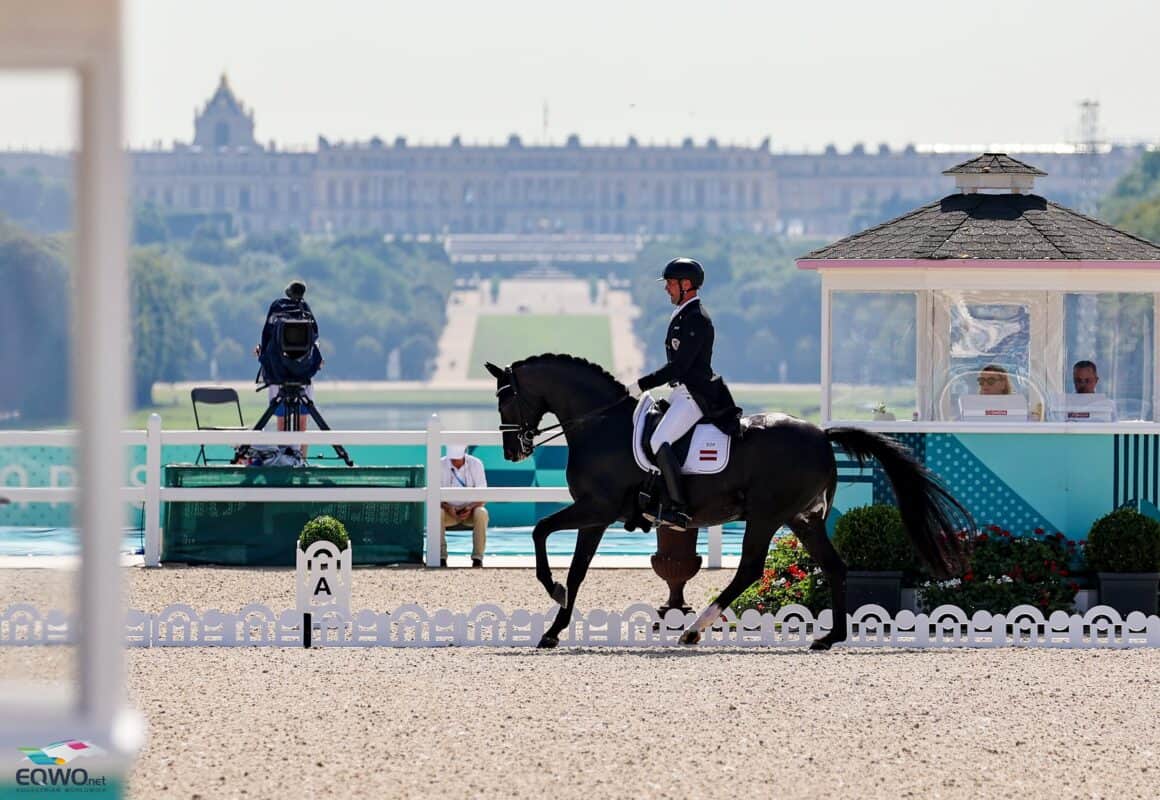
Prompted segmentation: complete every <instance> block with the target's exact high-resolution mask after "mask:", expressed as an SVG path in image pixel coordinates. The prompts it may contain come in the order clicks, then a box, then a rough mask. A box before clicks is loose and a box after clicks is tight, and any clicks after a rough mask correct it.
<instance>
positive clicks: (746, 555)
mask: <svg viewBox="0 0 1160 800" xmlns="http://www.w3.org/2000/svg"><path fill="white" fill-rule="evenodd" d="M780 527H781V520H780V519H777V518H775V517H759V518H754V519H749V520H746V522H745V538H743V539H742V540H741V562H740V563H739V564H738V565H737V572H736V574H734V575H733V580H731V581H729V585H728V586H726V587H725V588H724V589H722V590H721V594H719V595H717V599H716V600H714V601H713V602H712V603H710V604H709V606H708V607H707V608H706V609H705V610H704V611H702V612H701V614H700V615H699V616H698V617H697V620H696V622H694V623H693V627H691V628H689V629H688V630H687V631H685V632H684V633H683V634H681V644H696V643H697V642H699V641H701V634H702V633H704V632H705V631H706V630H707V629H708V628H709V626H710V625H712V624H713V623H714V622H716V621H717V619H718V618H719V617H720V616H721V612H722V611H724V610H725V609H727V608H729V606H730V604H731V603H732V602H733V601H734V600H736V599H737V597H738V595H740V594H741V593H742V592H744V591H745V590H746V589H748V588H749V587H750V586H752V585H753V583H754V582H756V581H757V579H758V578H760V577H761V573H762V572H763V571H764V570H765V557H766V555H768V553H769V543H770V541H771V540H772V539H773V534H775V533H777V529H778V528H780Z"/></svg>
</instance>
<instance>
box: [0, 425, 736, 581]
mask: <svg viewBox="0 0 1160 800" xmlns="http://www.w3.org/2000/svg"><path fill="white" fill-rule="evenodd" d="M75 442H76V433H75V432H74V431H0V447H5V446H36V447H70V446H73V445H74V444H75ZM121 443H122V444H123V445H126V446H130V445H144V446H145V467H144V475H143V476H141V477H142V479H143V485H140V486H126V487H124V488H122V490H121V496H122V497H123V498H124V500H125V501H126V502H130V503H141V504H142V505H143V507H144V529H145V554H144V561H145V565H146V566H150V567H155V566H158V565H159V564H160V563H161V504H162V503H163V502H187V503H188V502H266V503H270V502H274V503H278V502H283V503H300V502H303V501H311V500H313V501H317V502H334V501H340V502H347V503H364V502H365V503H389V502H398V503H423V504H425V506H426V526H425V529H426V530H427V531H438V530H439V528H440V522H441V515H440V514H441V512H440V503H441V502H442V501H444V500H447V501H451V502H460V503H463V502H468V501H471V500H481V501H484V502H489V503H511V502H516V503H526V502H533V503H568V502H571V500H572V496H571V495H570V494H569V493H568V489H567V488H566V487H546V486H521V487H506V486H504V487H488V488H486V489H463V488H459V487H453V488H444V487H441V486H439V482H438V481H437V480H436V481H427V486H426V487H417V488H410V489H398V488H396V489H390V488H373V487H325V488H323V487H318V488H298V487H295V488H293V489H287V488H270V487H266V488H259V487H222V488H186V487H165V486H162V482H163V481H162V478H163V475H162V471H163V466H162V463H161V448H162V446H164V445H203V444H204V445H231V446H236V445H239V444H252V445H279V444H306V445H310V446H311V447H314V448H317V447H328V446H330V445H333V444H339V445H343V446H353V445H423V446H424V447H425V448H426V463H425V466H426V470H425V474H426V475H439V474H440V463H439V460H440V458H441V456H442V453H443V446H444V445H449V444H462V445H471V444H476V445H500V444H502V437H501V434H500V432H499V431H498V430H489V431H445V430H443V428H442V423H441V421H440V419H439V416H438V415H432V417H431V420H430V421H429V422H428V424H427V429H426V430H424V431H319V430H309V431H302V432H297V433H292V434H287V433H285V432H282V433H279V432H278V431H244V432H240V433H239V432H238V431H167V430H162V428H161V417H159V416H158V415H156V414H153V415H151V416H150V418H149V422H148V426H147V427H146V429H145V430H143V431H141V430H127V431H123V432H122V436H121ZM547 446H548V447H558V446H566V445H565V443H564V440H563V439H559V440H557V442H553V443H550V444H548V445H547ZM135 477H136V476H135ZM0 494H2V495H3V496H5V497H7V498H8V499H9V500H10V501H12V502H13V503H72V502H75V501H76V499H77V489H76V488H74V487H71V486H61V487H40V486H27V487H25V486H0ZM721 540H722V529H721V527H720V526H716V527H713V528H710V529H709V552H708V558H707V559H706V567H708V568H709V569H715V568H719V567H720V566H721V560H722V559H721ZM439 549H440V548H439V537H438V536H427V545H426V553H425V562H426V565H427V566H428V567H437V566H439Z"/></svg>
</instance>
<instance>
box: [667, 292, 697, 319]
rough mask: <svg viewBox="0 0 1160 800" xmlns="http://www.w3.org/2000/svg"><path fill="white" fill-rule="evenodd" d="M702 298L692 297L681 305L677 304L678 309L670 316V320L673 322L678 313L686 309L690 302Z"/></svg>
mask: <svg viewBox="0 0 1160 800" xmlns="http://www.w3.org/2000/svg"><path fill="white" fill-rule="evenodd" d="M700 299H701V298H699V297H690V298H689V299H688V300H686V301H685V302H683V303H681V304H680V305H679V306H677V309H676V311H674V312H673V315H672V316H671V317H669V322H672V321H673V320H674V319H676V318H677V314H680V313H681V312H682V311H684V309H685V306H687V305H688V304H689V303H695V302H697V301H698V300H700Z"/></svg>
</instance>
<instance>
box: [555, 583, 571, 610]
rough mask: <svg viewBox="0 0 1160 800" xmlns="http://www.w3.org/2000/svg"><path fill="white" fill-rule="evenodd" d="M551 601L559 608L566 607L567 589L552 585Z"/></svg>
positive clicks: (556, 584)
mask: <svg viewBox="0 0 1160 800" xmlns="http://www.w3.org/2000/svg"><path fill="white" fill-rule="evenodd" d="M552 599H553V600H555V601H556V603H558V604H559V606H560V608H564V607H565V606H567V605H568V587H566V586H561V585H560V584H558V583H554V584H552Z"/></svg>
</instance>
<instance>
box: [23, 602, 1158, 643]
mask: <svg viewBox="0 0 1160 800" xmlns="http://www.w3.org/2000/svg"><path fill="white" fill-rule="evenodd" d="M557 608H558V607H556V606H553V607H552V608H549V609H548V610H546V611H544V612H533V611H525V610H516V611H512V612H510V613H508V612H506V611H504V610H503V609H502V608H500V607H499V606H497V605H480V606H476V607H475V608H473V609H472V610H471V611H469V612H467V613H460V612H453V611H448V610H447V609H440V610H437V611H434V612H428V611H427V610H426V609H424V608H423V607H421V606H418V605H402V606H399V607H398V608H396V609H395V610H393V611H387V612H379V611H369V610H364V611H358V612H355V613H354V614H351V615H350V616H347V615H345V614H342V613H341V612H337V611H329V612H324V613H318V614H315V615H313V618H312V622H311V625H312V630H311V637H310V640H311V642H310V643H311V646H315V647H534V646H535V645H536V644H537V643H538V642H539V640H540V637H541V636H542V635H543V633H544V631H545V630H547V628H548V626H549V625H550V624H551V623H552V621H553V619H554V618H555V615H556V610H557ZM695 619H696V614H695V613H692V612H691V613H688V614H684V613H682V612H680V611H678V610H670V611H669V612H668V613H667V614H666V615H665V617H664V619H663V620H662V619H661V618H660V617H659V616H658V614H657V611H656V610H655V609H654V608H653V607H652V606H649V605H646V604H643V603H641V604H636V605H633V606H630V607H628V608H627V609H625V610H624V611H619V612H615V611H612V612H610V611H603V610H592V611H588V612H587V613H581V612H579V611H576V612H574V613H573V617H572V622H571V624H570V625H569V626H568V627H567V628H565V629H564V631H563V632H562V633H561V636H560V644H561V645H563V646H574V647H670V646H679V645H678V642H677V639H678V637H679V636H680V634H681V631H683V630H684V629H685V627H686V626H688V625H692V624H693V622H694V620H695ZM832 619H833V617H832V615H831V612H830V611H828V610H826V611H823V612H822V613H821V614H820V615H818V616H817V617H815V616H814V615H813V614H811V613H810V611H809V610H808V609H806V608H803V607H802V606H786V607H784V608H781V609H780V610H778V611H777V612H776V613H773V614H771V613H764V614H762V613H758V612H757V611H755V610H752V609H750V610H748V611H745V612H744V613H743V614H741V615H740V616H738V615H737V614H735V613H734V612H733V611H732V610H726V611H725V613H724V614H723V615H722V621H721V622H720V623H718V624H717V625H715V626H713V627H712V628H711V629H710V630H708V631H706V632H705V634H704V636H703V637H702V640H701V643H700V645H698V646H699V647H802V648H804V647H807V646H808V645H809V643H810V642H811V641H812V640H813V639H814V638H815V637H817V636H819V635H821V634H822V633H824V632H826V631H828V630H829V629H830V623H831V620H832ZM303 623H304V617H303V614H302V612H300V611H298V610H296V609H287V610H285V611H282V612H281V613H275V612H274V611H272V610H271V609H270V608H268V607H267V606H264V605H259V604H256V603H255V604H251V605H248V606H245V607H244V608H242V609H241V610H239V611H238V612H237V613H234V614H231V613H226V612H222V611H218V610H208V611H205V612H198V611H197V610H195V609H194V608H193V607H191V606H189V605H184V604H177V605H171V606H168V607H167V608H165V609H164V610H163V611H161V612H159V613H156V614H149V613H145V612H143V611H136V610H131V611H129V612H128V613H127V614H126V617H125V625H124V632H125V644H126V645H127V646H129V647H301V646H303V630H304V627H305V626H304V624H303ZM75 641H76V620H75V619H74V617H73V616H72V615H70V614H67V613H65V612H62V611H49V612H47V613H43V614H42V613H41V612H40V611H38V610H37V609H36V608H35V607H34V606H32V605H28V604H20V605H13V606H9V607H8V608H7V609H5V610H4V612H3V613H0V646H34V645H54V644H57V645H64V644H72V643H74V642H75ZM839 647H904V648H940V647H941V648H946V647H970V648H988V647H1045V648H1103V649H1126V648H1141V647H1160V617H1156V616H1147V617H1146V616H1145V615H1144V614H1143V613H1141V612H1139V611H1134V612H1132V613H1130V614H1128V615H1127V617H1126V618H1125V617H1123V616H1121V615H1120V614H1119V613H1118V612H1116V611H1115V610H1113V609H1111V608H1109V607H1107V606H1096V607H1095V608H1092V609H1090V610H1088V611H1087V612H1085V613H1084V614H1082V615H1081V614H1068V613H1066V612H1064V611H1056V612H1053V613H1052V614H1050V615H1049V616H1044V614H1043V613H1042V612H1041V611H1040V610H1039V609H1037V608H1034V607H1032V606H1018V607H1016V608H1013V609H1011V610H1010V611H1009V612H1007V613H1006V614H991V613H988V612H986V611H979V612H976V613H975V614H974V615H973V616H968V615H967V614H965V613H964V612H963V611H962V610H961V609H959V608H957V607H955V606H940V607H938V608H936V609H934V610H932V611H930V612H929V613H921V614H914V613H912V612H910V611H901V612H899V613H898V615H897V616H895V617H894V618H893V619H892V618H891V617H890V616H889V615H888V614H887V613H886V611H885V610H884V609H883V608H881V607H880V606H863V607H861V608H860V609H858V611H857V612H855V613H854V614H851V615H850V638H849V640H848V641H847V642H845V643H843V644H842V645H839Z"/></svg>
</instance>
